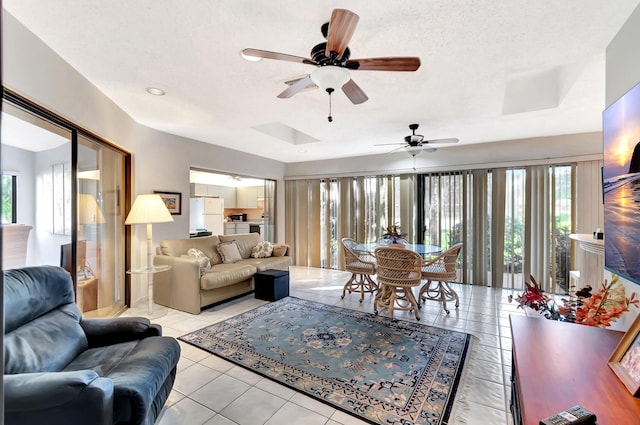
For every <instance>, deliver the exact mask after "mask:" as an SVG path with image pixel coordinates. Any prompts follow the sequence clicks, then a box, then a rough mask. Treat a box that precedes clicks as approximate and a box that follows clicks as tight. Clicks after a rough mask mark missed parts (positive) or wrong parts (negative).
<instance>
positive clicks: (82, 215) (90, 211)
mask: <svg viewBox="0 0 640 425" xmlns="http://www.w3.org/2000/svg"><path fill="white" fill-rule="evenodd" d="M104 222H105V220H104V215H103V214H102V210H101V209H100V206H99V205H98V203H97V202H96V198H94V197H93V195H90V194H88V193H78V223H80V224H101V223H104Z"/></svg>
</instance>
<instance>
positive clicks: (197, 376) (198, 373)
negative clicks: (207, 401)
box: [173, 363, 220, 396]
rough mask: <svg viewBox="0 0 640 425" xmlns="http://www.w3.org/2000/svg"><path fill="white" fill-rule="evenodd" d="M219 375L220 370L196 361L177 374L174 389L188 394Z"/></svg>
mask: <svg viewBox="0 0 640 425" xmlns="http://www.w3.org/2000/svg"><path fill="white" fill-rule="evenodd" d="M218 376H220V372H218V371H215V370H213V369H209V368H208V367H206V366H202V365H201V364H199V363H194V364H193V365H191V366H189V367H187V368H185V369H184V370H181V371H179V372H178V373H177V374H176V381H175V382H174V384H173V389H174V390H176V391H180V392H181V393H182V394H184V395H187V396H188V395H190V394H191V393H193V392H194V391H195V390H197V389H199V388H201V387H202V386H204V385H205V384H207V383H208V382H211V381H212V380H214V379H215V378H217V377H218Z"/></svg>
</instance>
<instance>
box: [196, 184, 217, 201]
mask: <svg viewBox="0 0 640 425" xmlns="http://www.w3.org/2000/svg"><path fill="white" fill-rule="evenodd" d="M194 196H211V197H215V198H219V197H220V186H214V185H212V184H204V183H191V197H192V198H193V197H194Z"/></svg>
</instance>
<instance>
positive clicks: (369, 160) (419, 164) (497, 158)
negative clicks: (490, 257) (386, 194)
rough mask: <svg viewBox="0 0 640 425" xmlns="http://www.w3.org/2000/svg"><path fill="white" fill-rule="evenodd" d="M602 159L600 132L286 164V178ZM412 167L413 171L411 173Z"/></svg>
mask: <svg viewBox="0 0 640 425" xmlns="http://www.w3.org/2000/svg"><path fill="white" fill-rule="evenodd" d="M601 158H602V135H601V133H600V132H595V133H581V134H569V135H563V136H553V137H536V138H530V139H521V140H507V141H500V142H493V143H486V144H480V145H478V144H475V145H456V146H449V147H446V148H442V149H439V150H438V151H437V152H432V153H427V152H421V153H420V154H418V155H417V156H416V158H415V163H414V161H413V159H412V158H411V156H410V155H409V154H408V153H407V152H402V151H401V152H397V153H393V154H388V155H369V156H361V157H356V158H342V159H334V160H326V161H309V162H300V163H295V164H287V172H286V179H295V178H297V177H304V176H314V177H335V176H339V175H365V174H367V175H376V174H390V173H415V172H435V171H452V170H460V169H474V168H488V167H504V166H506V165H507V164H508V165H509V166H517V165H525V164H526V165H533V164H544V163H552V162H558V160H566V161H572V160H573V161H578V160H582V161H584V160H595V159H601ZM414 167H415V170H414Z"/></svg>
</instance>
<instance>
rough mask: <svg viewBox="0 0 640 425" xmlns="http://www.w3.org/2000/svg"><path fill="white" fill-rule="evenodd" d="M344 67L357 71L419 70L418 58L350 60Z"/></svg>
mask: <svg viewBox="0 0 640 425" xmlns="http://www.w3.org/2000/svg"><path fill="white" fill-rule="evenodd" d="M345 66H346V67H347V68H349V69H357V70H359V71H416V70H417V69H418V68H420V58H415V57H390V58H368V59H351V60H348V61H347V63H346V64H345Z"/></svg>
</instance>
